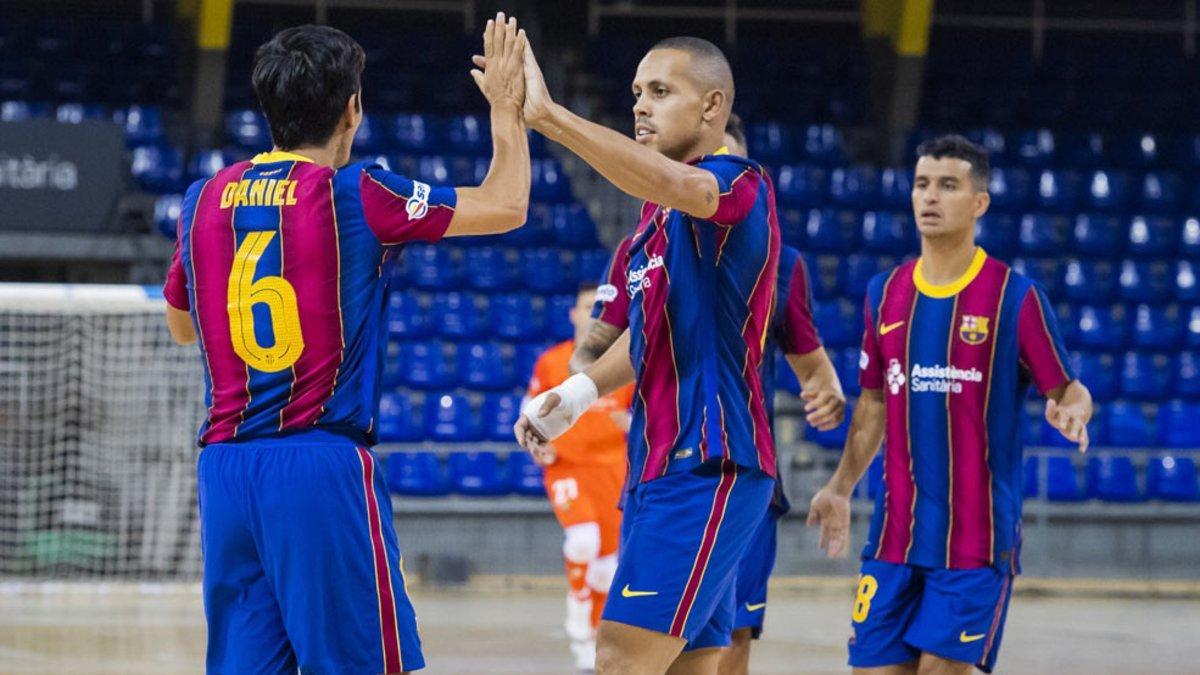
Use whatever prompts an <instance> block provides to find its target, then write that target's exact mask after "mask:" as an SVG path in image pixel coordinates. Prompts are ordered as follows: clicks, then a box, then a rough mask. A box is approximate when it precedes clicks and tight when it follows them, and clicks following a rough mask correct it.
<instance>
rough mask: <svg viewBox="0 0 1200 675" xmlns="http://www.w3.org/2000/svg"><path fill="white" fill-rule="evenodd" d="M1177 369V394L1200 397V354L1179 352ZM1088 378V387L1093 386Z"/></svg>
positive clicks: (1179, 395) (1188, 397) (1183, 396)
mask: <svg viewBox="0 0 1200 675" xmlns="http://www.w3.org/2000/svg"><path fill="white" fill-rule="evenodd" d="M1177 358H1178V367H1177V368H1176V370H1175V395H1176V396H1178V397H1180V398H1186V399H1193V400H1195V399H1200V354H1197V353H1196V352H1194V351H1182V352H1179V354H1178V357H1177ZM1091 386H1092V383H1091V380H1090V379H1089V380H1088V388H1091Z"/></svg>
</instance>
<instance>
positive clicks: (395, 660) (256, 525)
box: [197, 431, 425, 675]
mask: <svg viewBox="0 0 1200 675" xmlns="http://www.w3.org/2000/svg"><path fill="white" fill-rule="evenodd" d="M197 473H198V483H199V492H200V523H201V535H200V536H201V549H202V551H203V553H204V612H205V615H206V616H207V618H208V657H207V663H208V672H209V673H227V674H229V675H234V674H238V673H295V672H296V670H297V669H299V670H300V672H302V673H322V674H324V673H355V674H358V673H381V672H382V673H395V672H399V671H401V670H416V669H418V668H422V667H424V665H425V660H424V657H423V656H422V655H421V642H420V639H419V638H418V637H417V624H416V615H415V614H414V613H413V608H412V603H410V602H409V600H408V594H407V591H406V590H405V581H404V568H403V564H402V561H401V558H400V549H399V547H398V546H397V545H396V531H395V528H394V526H393V524H392V505H391V500H390V497H389V496H388V491H387V488H386V486H385V485H384V478H383V472H382V471H381V470H380V466H379V460H378V459H377V458H376V457H375V455H374V453H372V452H370V451H369V450H366V449H364V448H362V447H360V446H357V445H355V444H354V443H353V442H352V441H350V440H348V439H346V438H344V437H342V436H338V435H335V434H330V433H327V432H321V431H308V432H303V433H299V434H293V435H290V436H286V437H281V438H274V439H263V440H254V441H245V442H241V443H217V444H213V445H210V446H208V447H206V448H204V450H202V451H201V452H200V459H199V461H198V463H197Z"/></svg>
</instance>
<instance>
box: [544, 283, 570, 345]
mask: <svg viewBox="0 0 1200 675" xmlns="http://www.w3.org/2000/svg"><path fill="white" fill-rule="evenodd" d="M573 309H575V296H574V295H565V294H564V295H552V296H550V299H549V302H547V303H546V323H547V326H546V327H547V328H548V329H549V330H548V332H549V334H550V337H551V338H553V339H555V340H570V339H571V338H573V337H575V326H574V325H572V324H571V310H573Z"/></svg>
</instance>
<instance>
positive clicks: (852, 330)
mask: <svg viewBox="0 0 1200 675" xmlns="http://www.w3.org/2000/svg"><path fill="white" fill-rule="evenodd" d="M813 322H814V323H815V324H816V325H817V331H818V332H819V333H820V335H821V340H822V341H823V342H824V343H825V345H826V346H827V347H832V348H835V349H836V348H841V347H853V346H854V345H855V344H857V343H858V341H859V339H860V338H861V337H862V323H863V318H862V310H861V309H858V310H857V311H856V305H855V304H854V303H852V302H849V301H847V300H830V301H825V302H822V301H815V302H814V303H813Z"/></svg>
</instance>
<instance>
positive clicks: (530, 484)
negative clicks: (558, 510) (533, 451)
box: [508, 432, 546, 497]
mask: <svg viewBox="0 0 1200 675" xmlns="http://www.w3.org/2000/svg"><path fill="white" fill-rule="evenodd" d="M509 435H510V436H511V435H512V434H511V432H510V433H509ZM542 476H543V474H542V467H540V466H538V465H537V463H535V462H534V461H533V457H531V456H530V455H529V453H528V452H525V451H523V450H513V451H512V452H510V453H508V483H509V491H510V492H514V493H516V494H519V495H525V496H527V497H545V496H546V484H545V483H544V482H543V480H542Z"/></svg>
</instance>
